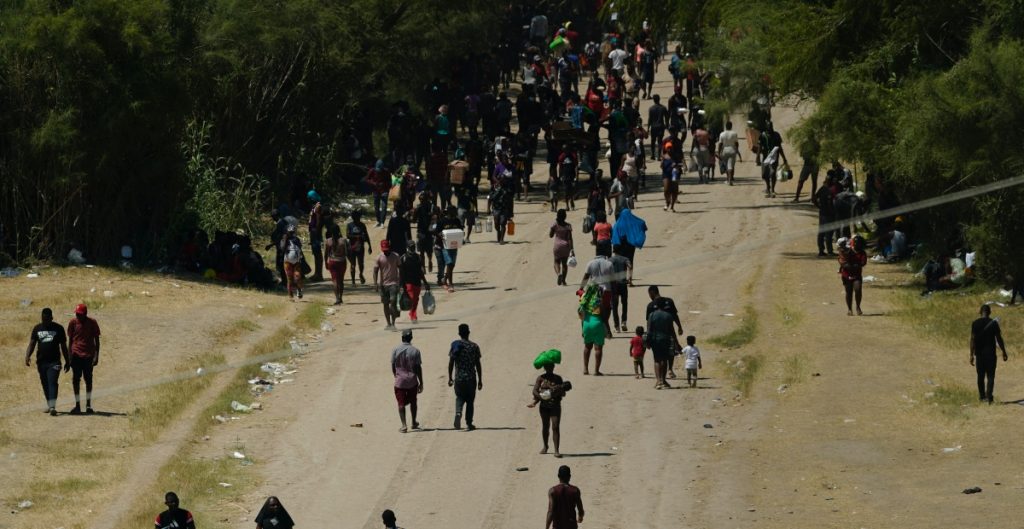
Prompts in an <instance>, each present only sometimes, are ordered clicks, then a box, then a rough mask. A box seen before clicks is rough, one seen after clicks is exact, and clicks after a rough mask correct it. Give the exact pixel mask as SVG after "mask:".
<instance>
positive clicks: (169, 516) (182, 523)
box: [156, 509, 196, 529]
mask: <svg viewBox="0 0 1024 529" xmlns="http://www.w3.org/2000/svg"><path fill="white" fill-rule="evenodd" d="M156 529H196V524H195V522H193V521H192V513H190V512H188V511H186V510H185V509H177V510H175V511H173V512H172V511H170V510H166V511H164V512H162V513H160V516H157V517H156Z"/></svg>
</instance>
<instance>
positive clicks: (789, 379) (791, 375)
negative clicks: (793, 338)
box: [782, 353, 808, 386]
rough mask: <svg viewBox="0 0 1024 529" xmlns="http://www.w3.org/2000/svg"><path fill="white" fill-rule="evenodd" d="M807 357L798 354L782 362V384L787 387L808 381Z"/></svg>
mask: <svg viewBox="0 0 1024 529" xmlns="http://www.w3.org/2000/svg"><path fill="white" fill-rule="evenodd" d="M807 370H808V368H807V355H805V354H803V353H796V354H794V355H791V356H788V357H786V358H785V359H784V360H783V361H782V383H783V384H786V385H787V386H792V385H794V384H798V383H800V382H803V381H804V380H806V379H807Z"/></svg>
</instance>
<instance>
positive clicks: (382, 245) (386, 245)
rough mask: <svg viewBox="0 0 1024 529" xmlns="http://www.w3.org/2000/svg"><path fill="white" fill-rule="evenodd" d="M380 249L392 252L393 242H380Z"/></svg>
mask: <svg viewBox="0 0 1024 529" xmlns="http://www.w3.org/2000/svg"><path fill="white" fill-rule="evenodd" d="M380 249H381V250H383V251H385V252H386V251H388V250H390V249H391V242H390V241H388V240H383V241H380Z"/></svg>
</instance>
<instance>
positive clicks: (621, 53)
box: [608, 49, 629, 70]
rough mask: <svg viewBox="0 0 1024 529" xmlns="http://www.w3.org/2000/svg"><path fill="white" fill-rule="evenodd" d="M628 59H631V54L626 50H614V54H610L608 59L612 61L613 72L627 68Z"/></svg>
mask: <svg viewBox="0 0 1024 529" xmlns="http://www.w3.org/2000/svg"><path fill="white" fill-rule="evenodd" d="M627 57H629V52H628V51H626V50H623V49H617V50H612V52H611V53H609V54H608V59H609V60H611V61H612V70H621V69H623V68H625V67H626V58H627Z"/></svg>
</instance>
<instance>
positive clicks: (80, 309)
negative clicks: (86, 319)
mask: <svg viewBox="0 0 1024 529" xmlns="http://www.w3.org/2000/svg"><path fill="white" fill-rule="evenodd" d="M75 314H81V315H83V316H84V315H86V314H89V307H86V306H85V303H79V304H78V306H77V307H75Z"/></svg>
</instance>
